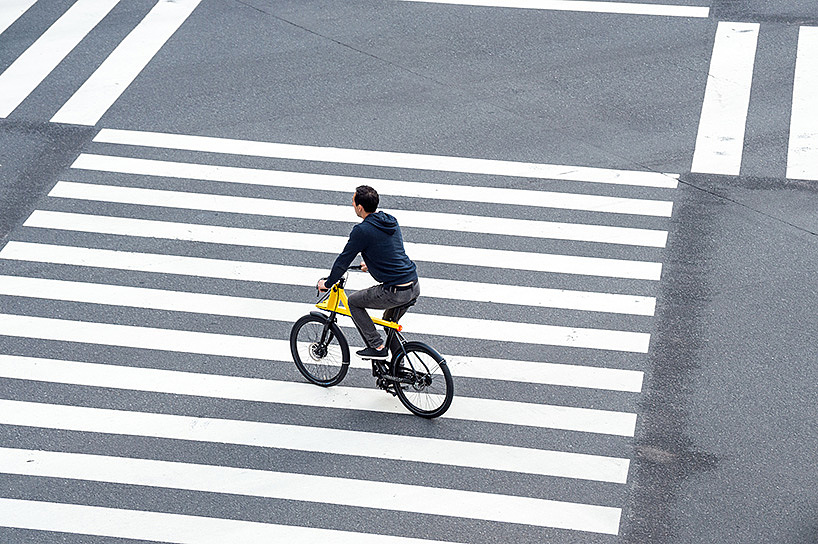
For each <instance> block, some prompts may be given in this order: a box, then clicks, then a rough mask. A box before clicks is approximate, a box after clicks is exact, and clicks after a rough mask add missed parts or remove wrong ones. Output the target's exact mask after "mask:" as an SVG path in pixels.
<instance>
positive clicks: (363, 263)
mask: <svg viewBox="0 0 818 544" xmlns="http://www.w3.org/2000/svg"><path fill="white" fill-rule="evenodd" d="M368 270H369V267H368V266H366V263H365V262H364V260H363V259H361V272H366V271H368Z"/></svg>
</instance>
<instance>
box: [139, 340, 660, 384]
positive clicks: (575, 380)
mask: <svg viewBox="0 0 818 544" xmlns="http://www.w3.org/2000/svg"><path fill="white" fill-rule="evenodd" d="M180 338H181V340H180V341H181V342H184V335H182V337H180ZM237 341H239V342H240V341H241V337H238V340H237ZM149 345H150V344H144V345H141V347H143V348H145V349H152V348H149V347H148V346H149ZM360 347H363V346H351V347H350V351H351V354H350V356H351V361H350V366H351V367H352V368H360V369H367V370H369V369H370V368H371V364H370V362H369V361H368V360H363V359H361V358H359V357H358V356H357V355H355V351H357V350H358V349H359V348H360ZM443 357H444V358H445V359H446V361H447V362H448V363H449V367H450V368H451V369H452V372H453V374H455V375H456V376H458V377H463V378H477V379H483V380H501V381H511V382H526V383H538V384H544V385H557V386H563V387H583V388H590V389H601V390H607V391H625V392H630V393H639V392H641V391H642V381H643V378H644V373H642V372H640V371H637V370H624V369H617V368H606V367H595V366H582V365H577V364H564V363H548V362H540V361H519V360H514V359H498V358H490V357H472V356H465V355H451V354H445V353H444V354H443ZM261 358H263V359H266V360H271V361H279V362H284V363H286V364H292V355H291V354H290V343H289V341H287V340H276V339H270V341H269V342H268V344H267V351H266V353H264V354H263V357H261Z"/></svg>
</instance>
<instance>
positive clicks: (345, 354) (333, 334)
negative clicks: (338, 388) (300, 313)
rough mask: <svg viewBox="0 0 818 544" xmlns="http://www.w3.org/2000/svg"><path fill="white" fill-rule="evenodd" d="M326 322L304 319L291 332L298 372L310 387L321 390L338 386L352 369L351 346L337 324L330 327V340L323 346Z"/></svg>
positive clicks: (321, 319)
mask: <svg viewBox="0 0 818 544" xmlns="http://www.w3.org/2000/svg"><path fill="white" fill-rule="evenodd" d="M326 322H327V318H326V317H324V316H318V315H314V314H310V315H305V316H304V317H302V318H300V319H299V320H298V321H296V322H295V324H294V325H293V328H292V330H291V331H290V352H291V353H292V355H293V361H295V366H296V368H298V371H299V372H301V375H303V376H304V377H305V378H307V380H308V381H309V382H310V383H314V384H315V385H320V386H322V387H330V386H332V385H336V384H338V383H340V382H341V380H343V379H344V376H346V374H347V370H348V369H349V344H347V340H346V338H345V337H344V334H343V333H342V332H341V329H340V328H339V327H338V325H336V324H335V323H331V324H330V339H329V342H328V343H327V345H326V346H321V345H320V340H321V334H322V333H323V332H324V325H325V324H326Z"/></svg>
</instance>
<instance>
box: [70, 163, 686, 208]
mask: <svg viewBox="0 0 818 544" xmlns="http://www.w3.org/2000/svg"><path fill="white" fill-rule="evenodd" d="M71 168H76V169H82V170H95V171H100V172H116V173H120V174H135V175H141V176H161V177H169V178H178V179H196V180H202V181H218V182H223V183H241V184H248V185H263V186H267V187H295V188H298V189H317V190H322V191H339V192H346V193H350V194H352V193H354V192H355V188H356V187H358V186H359V185H370V186H373V187H375V189H376V190H377V191H378V193H379V194H381V195H394V196H408V197H415V198H433V199H438V200H454V201H457V202H487V203H491V204H511V205H515V206H534V207H541V208H558V209H565V210H583V211H591V212H601V213H621V214H631V215H648V216H656V217H670V216H671V214H672V211H673V202H671V201H667V200H645V199H638V198H619V197H611V196H599V195H584V194H577V193H561V192H553V191H535V190H527V189H506V188H500V187H478V186H474V185H446V184H443V183H424V182H416V181H399V180H393V179H373V178H360V177H349V176H332V175H327V174H308V173H302V172H287V171H281V170H263V169H258V168H239V167H234V166H216V165H210V164H194V163H184V162H171V161H160V160H154V159H137V158H132V157H115V156H111V155H94V154H90V153H83V154H81V155H80V156H79V157H78V158H77V160H76V161H74V164H72V165H71Z"/></svg>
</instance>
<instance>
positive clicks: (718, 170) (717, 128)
mask: <svg viewBox="0 0 818 544" xmlns="http://www.w3.org/2000/svg"><path fill="white" fill-rule="evenodd" d="M759 27H760V25H759V24H758V23H729V22H723V21H722V22H720V23H719V25H718V29H717V30H716V40H715V43H714V44H713V54H712V57H711V59H710V71H709V73H708V78H707V87H706V88H705V92H704V103H703V104H702V113H701V119H700V120H699V132H698V135H697V137H696V149H695V151H694V152H693V166H692V168H691V171H693V172H703V173H707V174H725V175H734V176H736V175H738V174H739V172H740V170H741V156H742V152H743V150H744V130H745V125H746V124H747V111H748V108H749V107H750V87H751V85H752V82H753V66H754V64H755V56H756V45H757V43H758V31H759Z"/></svg>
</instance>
